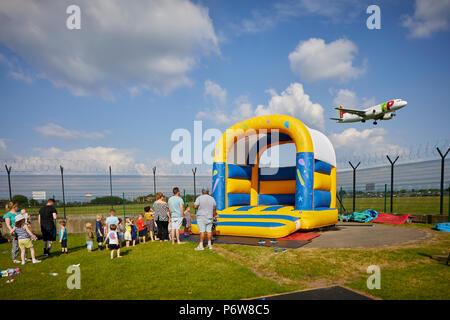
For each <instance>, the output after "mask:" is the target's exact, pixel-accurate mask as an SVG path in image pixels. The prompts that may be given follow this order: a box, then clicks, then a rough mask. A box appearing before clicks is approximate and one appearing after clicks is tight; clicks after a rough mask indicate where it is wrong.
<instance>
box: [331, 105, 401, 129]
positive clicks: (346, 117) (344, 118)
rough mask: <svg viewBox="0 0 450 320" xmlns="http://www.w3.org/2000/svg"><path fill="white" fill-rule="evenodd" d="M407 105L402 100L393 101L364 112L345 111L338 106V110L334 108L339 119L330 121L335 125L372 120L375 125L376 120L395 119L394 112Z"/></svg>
mask: <svg viewBox="0 0 450 320" xmlns="http://www.w3.org/2000/svg"><path fill="white" fill-rule="evenodd" d="M407 104H408V102H407V101H405V100H403V99H394V100H390V101H386V102H385V103H382V104H377V105H376V106H373V107H370V108H367V109H364V110H354V109H346V108H343V107H342V106H339V108H335V109H336V110H338V111H339V118H330V119H331V120H336V122H337V123H350V122H359V121H361V122H363V123H364V122H366V120H373V124H374V125H376V124H377V120H391V119H392V118H393V117H395V111H397V110H399V109H401V108H403V107H404V106H406V105H407Z"/></svg>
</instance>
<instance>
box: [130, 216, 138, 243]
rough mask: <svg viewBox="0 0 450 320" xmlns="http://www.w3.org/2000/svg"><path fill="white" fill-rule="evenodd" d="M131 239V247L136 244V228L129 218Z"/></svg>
mask: <svg viewBox="0 0 450 320" xmlns="http://www.w3.org/2000/svg"><path fill="white" fill-rule="evenodd" d="M131 240H133V247H134V246H135V245H136V240H137V228H136V226H135V225H134V220H133V219H132V220H131Z"/></svg>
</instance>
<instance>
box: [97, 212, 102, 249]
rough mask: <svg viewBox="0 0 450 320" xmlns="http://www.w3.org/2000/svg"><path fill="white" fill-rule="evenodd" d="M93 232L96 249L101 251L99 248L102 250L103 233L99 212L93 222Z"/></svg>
mask: <svg viewBox="0 0 450 320" xmlns="http://www.w3.org/2000/svg"><path fill="white" fill-rule="evenodd" d="M95 233H96V235H97V245H98V249H99V250H100V251H101V250H103V247H102V243H103V235H104V230H103V224H102V215H101V214H97V221H96V222H95Z"/></svg>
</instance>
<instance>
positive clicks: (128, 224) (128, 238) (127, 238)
mask: <svg viewBox="0 0 450 320" xmlns="http://www.w3.org/2000/svg"><path fill="white" fill-rule="evenodd" d="M124 238H125V241H126V244H127V247H129V246H130V241H131V219H130V218H127V219H126V220H125V236H124Z"/></svg>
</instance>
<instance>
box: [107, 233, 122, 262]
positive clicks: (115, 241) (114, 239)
mask: <svg viewBox="0 0 450 320" xmlns="http://www.w3.org/2000/svg"><path fill="white" fill-rule="evenodd" d="M109 229H110V231H109V232H108V234H107V235H106V239H105V243H106V241H108V242H109V249H110V250H111V260H112V259H113V258H114V250H117V258H122V256H121V255H120V247H119V237H118V236H117V231H116V230H117V227H116V225H115V224H111V225H110V226H109Z"/></svg>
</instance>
